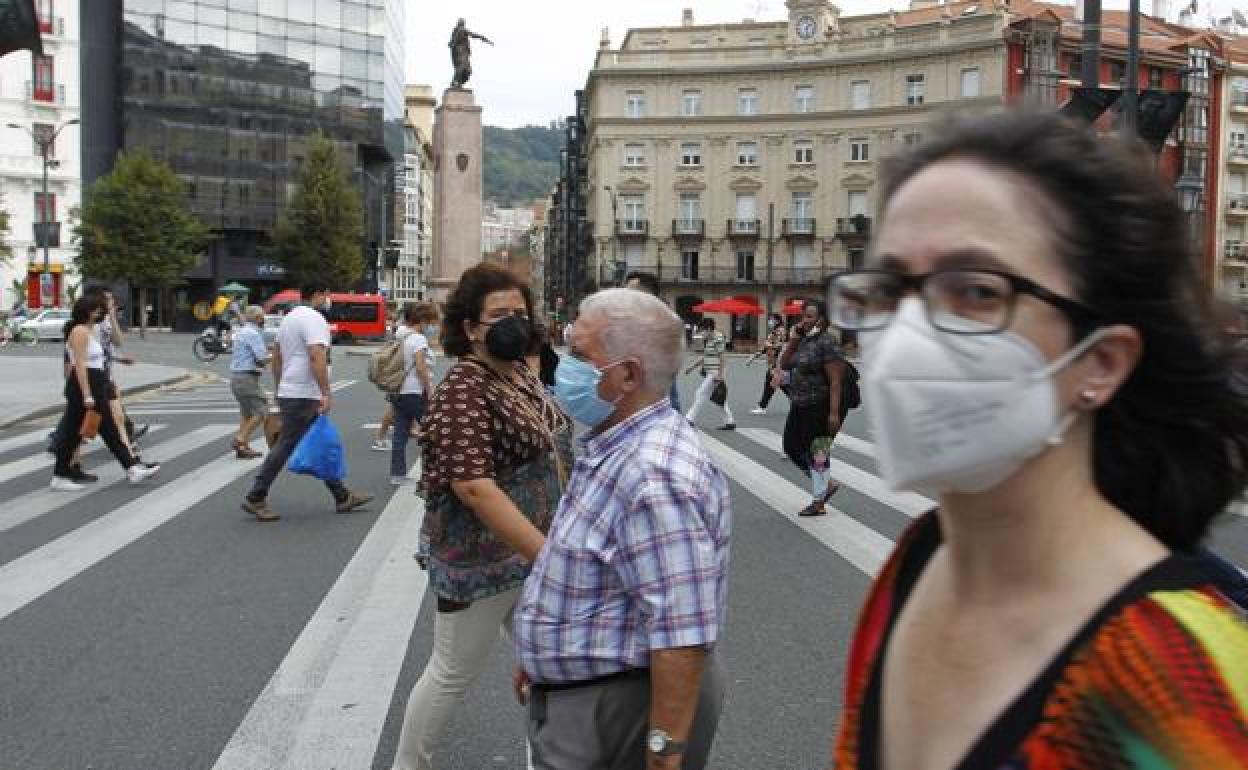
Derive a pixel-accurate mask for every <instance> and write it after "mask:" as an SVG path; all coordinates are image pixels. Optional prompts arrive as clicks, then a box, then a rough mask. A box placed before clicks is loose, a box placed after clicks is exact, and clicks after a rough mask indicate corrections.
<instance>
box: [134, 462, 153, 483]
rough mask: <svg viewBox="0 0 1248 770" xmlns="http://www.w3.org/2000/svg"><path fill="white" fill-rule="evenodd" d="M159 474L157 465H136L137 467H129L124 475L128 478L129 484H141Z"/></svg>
mask: <svg viewBox="0 0 1248 770" xmlns="http://www.w3.org/2000/svg"><path fill="white" fill-rule="evenodd" d="M159 472H160V465H159V464H158V463H138V464H137V465H131V466H130V470H128V471H126V475H127V476H128V477H129V479H130V483H131V484H142V483H143V482H144V481H146V480H147V479H150V478H151V477H152V476H155V475H156V474H157V473H159Z"/></svg>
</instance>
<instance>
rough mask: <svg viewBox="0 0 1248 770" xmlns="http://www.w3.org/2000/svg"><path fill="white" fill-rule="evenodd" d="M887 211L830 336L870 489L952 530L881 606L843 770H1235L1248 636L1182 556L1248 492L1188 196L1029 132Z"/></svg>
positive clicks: (906, 559)
mask: <svg viewBox="0 0 1248 770" xmlns="http://www.w3.org/2000/svg"><path fill="white" fill-rule="evenodd" d="M881 187H882V189H881V191H880V202H881V212H882V213H881V216H880V219H879V222H880V226H879V228H878V230H877V233H876V236H875V240H874V241H873V244H872V255H871V263H872V267H871V268H870V269H867V270H853V271H849V272H846V273H842V274H839V275H837V276H836V277H834V278H833V279H832V281H831V284H830V289H829V293H830V296H831V304H832V311H831V313H832V318H833V320H834V321H835V322H836V323H837V324H840V325H842V326H843V327H845V328H850V329H853V330H855V331H858V332H861V336H860V339H861V342H862V353H863V358H862V361H863V385H864V397H865V399H866V400H867V401H868V402H869V403H870V405H871V408H870V410H869V413H868V414H869V417H870V420H871V424H872V428H873V432H874V437H875V442H876V451H877V455H878V460H879V467H880V472H881V476H882V477H883V479H884V480H885V481H886V482H887V483H888V484H889V485H890V486H892V487H894V488H898V489H918V488H924V489H928V490H932V491H934V492H936V493H937V494H938V495H939V507H938V508H937V509H936V511H934V512H932V513H929V514H927V515H925V516H922V517H920V518H919V519H918V520H917V521H916V522H914V523H913V524H912V526H911V527H910V528H909V529H908V531H907V532H905V533H904V534H903V536H902V537H901V538H900V539H899V541H898V544H897V547H896V549H895V550H894V552H893V554H892V556H891V557H890V558H889V559H888V561H887V563H886V564H885V565H884V567H883V569H882V570H881V571H880V572H879V575H878V577H877V578H876V582H875V586H874V587H873V588H872V590H871V593H870V594H869V599H868V601H867V605H866V607H865V608H864V609H863V612H862V616H861V619H860V621H859V625H858V629H857V632H856V635H855V638H854V642H853V647H852V650H851V652H850V655H849V661H850V664H849V670H848V672H847V675H846V677H845V680H846V695H845V698H844V706H843V715H842V718H841V720H840V737H839V739H838V741H837V744H836V750H835V766H836V767H837V768H841V769H842V770H853V769H854V768H877V767H893V768H896V767H953V766H965V767H994V768H995V767H1015V768H1039V767H1054V768H1056V767H1061V768H1080V769H1081V768H1107V767H1117V768H1152V767H1174V768H1179V767H1183V768H1198V767H1199V768H1214V767H1216V768H1245V767H1248V737H1246V736H1248V674H1246V673H1245V669H1244V666H1243V663H1242V661H1243V655H1244V651H1245V650H1248V625H1246V624H1245V620H1244V616H1243V614H1242V613H1241V612H1239V611H1238V610H1237V609H1236V608H1235V607H1234V606H1233V605H1232V604H1231V602H1230V601H1229V600H1228V599H1227V597H1226V596H1225V595H1224V594H1223V592H1222V591H1220V590H1219V588H1218V587H1217V580H1218V578H1217V575H1216V573H1215V572H1214V571H1212V570H1211V569H1210V568H1209V566H1208V564H1207V563H1206V562H1205V561H1204V560H1202V559H1201V558H1200V557H1198V556H1197V555H1195V554H1194V553H1193V551H1194V549H1195V548H1196V547H1197V546H1198V544H1199V543H1200V542H1201V540H1202V539H1203V538H1204V537H1205V535H1206V534H1207V532H1208V529H1209V525H1210V523H1211V522H1212V520H1213V519H1214V517H1215V516H1217V515H1218V514H1219V513H1221V512H1222V511H1223V510H1224V509H1225V508H1226V506H1227V504H1228V503H1229V502H1231V501H1232V500H1233V499H1234V498H1235V497H1236V496H1237V495H1238V494H1239V493H1240V492H1241V491H1242V490H1243V489H1244V487H1245V484H1246V483H1248V399H1246V398H1245V395H1244V394H1243V393H1242V392H1238V391H1237V390H1236V389H1235V387H1234V386H1233V385H1232V382H1231V371H1230V369H1231V361H1232V356H1233V353H1232V351H1231V350H1230V348H1229V346H1228V345H1226V344H1225V342H1224V340H1223V339H1222V338H1221V337H1220V335H1219V333H1218V331H1217V330H1216V329H1215V328H1214V327H1213V325H1212V324H1211V323H1210V322H1209V314H1208V312H1207V310H1208V309H1207V307H1206V301H1207V300H1206V299H1205V298H1206V297H1208V291H1207V290H1206V289H1204V288H1203V286H1202V283H1201V281H1200V278H1199V276H1198V274H1197V271H1196V265H1197V264H1198V262H1197V260H1196V259H1195V258H1194V257H1192V256H1191V255H1190V247H1191V243H1190V241H1189V239H1188V230H1187V228H1186V226H1185V222H1186V219H1187V217H1186V215H1185V214H1184V212H1182V211H1181V210H1180V209H1179V207H1178V206H1177V205H1176V202H1175V197H1174V191H1173V189H1170V188H1169V187H1168V186H1167V185H1166V184H1164V183H1163V180H1162V179H1161V177H1159V176H1158V175H1157V172H1156V168H1155V166H1154V165H1153V159H1152V158H1151V157H1150V156H1149V154H1148V153H1147V152H1146V151H1144V150H1142V148H1140V147H1137V146H1135V145H1134V143H1133V141H1128V140H1124V139H1117V138H1112V137H1105V136H1101V135H1098V134H1097V133H1094V132H1090V131H1088V129H1087V126H1086V125H1083V124H1077V123H1074V122H1070V121H1068V120H1066V119H1065V118H1063V117H1062V116H1060V115H1059V114H1058V113H1056V112H1030V111H1009V112H1000V113H996V114H993V115H983V114H976V115H974V116H973V117H967V118H963V119H961V120H958V121H956V122H954V123H952V124H951V125H949V126H946V127H945V128H943V129H942V130H940V131H938V132H937V133H936V135H934V136H932V137H925V138H924V142H923V144H922V145H921V146H919V147H917V148H915V149H914V150H912V151H910V152H909V153H907V154H905V155H903V156H899V158H898V159H897V160H896V161H895V162H894V163H893V164H892V165H891V166H890V167H889V168H888V169H887V170H886V174H885V175H884V180H883V183H882V185H881ZM951 694H952V696H953V697H954V699H955V700H954V701H953V702H956V708H954V709H950V707H949V704H950V703H951V701H950V696H951Z"/></svg>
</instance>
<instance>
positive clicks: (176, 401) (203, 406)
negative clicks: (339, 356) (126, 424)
mask: <svg viewBox="0 0 1248 770" xmlns="http://www.w3.org/2000/svg"><path fill="white" fill-rule="evenodd" d="M357 382H358V380H338V381H336V382H332V383H330V386H329V389H330V391H331V392H333V393H337V392H339V391H341V390H345V389H346V388H349V387H351V386H352V385H354V384H356V383H357ZM185 393H186V395H173V393H172V392H169V391H166V393H165V394H164V397H162V398H157V399H150V400H139V401H135V402H134V403H133V404H132V405H129V406H127V407H126V413H127V414H129V415H131V416H134V417H152V416H157V415H175V414H238V402H237V401H236V400H234V397H233V395H231V394H230V391H229V387H228V386H226V387H225V390H224V391H221V395H209V394H202V390H201V389H200V388H196V389H194V390H188V391H186V392H185Z"/></svg>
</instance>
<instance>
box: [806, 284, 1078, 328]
mask: <svg viewBox="0 0 1248 770" xmlns="http://www.w3.org/2000/svg"><path fill="white" fill-rule="evenodd" d="M911 292H915V293H917V294H918V295H919V297H921V298H922V300H923V307H924V309H925V311H926V313H927V319H928V321H930V322H931V324H932V326H934V327H936V328H937V329H940V330H941V331H943V332H948V333H950V334H996V333H998V332H1001V331H1004V330H1005V329H1006V328H1007V327H1009V325H1010V322H1011V321H1013V320H1014V308H1015V306H1016V305H1017V304H1018V297H1019V295H1020V294H1027V295H1029V296H1032V297H1035V298H1036V299H1039V300H1041V301H1043V302H1046V303H1048V304H1050V305H1052V306H1053V307H1055V308H1057V309H1058V310H1060V311H1061V312H1062V313H1063V314H1065V315H1066V317H1067V318H1068V319H1070V322H1071V324H1072V325H1074V326H1075V327H1076V329H1081V330H1088V329H1090V328H1092V327H1094V326H1096V325H1098V323H1099V322H1100V316H1099V314H1098V313H1097V312H1096V311H1094V310H1093V309H1092V308H1090V307H1088V306H1087V305H1084V304H1083V303H1081V302H1078V301H1077V300H1073V299H1070V298H1069V297H1063V296H1062V295H1060V294H1057V293H1055V292H1053V291H1050V290H1049V289H1046V288H1044V287H1043V286H1041V285H1040V284H1038V283H1036V282H1034V281H1031V280H1029V279H1027V278H1024V277H1022V276H1021V275H1015V274H1013V273H1007V272H1004V271H1002V270H990V269H986V268H985V269H980V268H976V269H967V268H955V269H948V270H934V271H932V272H930V273H924V274H923V275H909V274H907V273H901V272H898V271H896V270H882V269H863V270H850V271H847V272H844V273H839V274H837V275H835V276H833V277H832V278H831V280H830V281H829V282H828V316H829V319H830V320H831V322H832V323H833V324H835V325H837V326H838V327H840V328H842V329H846V330H849V331H873V330H876V329H883V328H884V327H886V326H888V324H890V323H891V322H892V320H893V318H894V317H896V315H897V309H898V308H899V307H900V305H901V300H902V298H904V297H905V296H906V295H907V294H909V293H911Z"/></svg>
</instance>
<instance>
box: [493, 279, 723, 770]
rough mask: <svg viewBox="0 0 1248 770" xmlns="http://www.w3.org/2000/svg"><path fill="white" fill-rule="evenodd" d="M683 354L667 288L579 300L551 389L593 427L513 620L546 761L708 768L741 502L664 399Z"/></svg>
mask: <svg viewBox="0 0 1248 770" xmlns="http://www.w3.org/2000/svg"><path fill="white" fill-rule="evenodd" d="M683 362H684V344H683V333H682V329H681V322H680V318H679V317H677V316H676V314H675V313H673V312H672V311H671V310H670V309H668V307H667V306H666V305H664V304H663V303H662V302H660V301H659V300H658V299H657V298H655V297H652V296H649V295H647V294H644V293H642V292H637V291H632V290H629V289H607V290H605V291H601V292H598V293H596V294H593V295H591V296H590V297H589V298H587V299H586V300H585V301H584V302H583V303H581V313H580V316H579V319H578V321H577V324H576V331H575V332H574V334H573V338H572V348H571V350H570V352H569V354H568V355H567V356H564V358H563V360H562V361H561V362H560V364H559V370H558V372H557V373H556V385H555V392H556V395H557V396H558V397H559V399H560V401H561V402H562V403H563V404H564V405H565V407H566V408H567V410H568V411H569V412H570V413H571V414H572V416H573V417H574V418H575V419H576V420H577V421H578V422H580V423H582V424H584V425H585V426H586V428H588V431H589V433H588V435H587V436H586V437H585V439H583V441H582V445H581V453H580V456H579V458H578V460H577V463H576V466H575V469H574V470H573V473H572V478H571V480H570V481H569V483H568V488H567V491H566V493H565V495H564V497H563V500H562V502H561V503H560V506H559V512H558V513H557V514H556V516H555V523H554V525H553V527H552V530H551V531H552V533H557V534H552V536H551V539H550V541H549V542H548V543H547V545H546V547H545V548H544V549H542V552H541V555H540V556H539V557H538V560H537V563H536V564H535V565H534V567H533V573H532V574H531V575H530V576H529V578H528V580H527V581H526V582H525V585H524V593H523V594H522V596H521V599H520V602H519V604H518V605H517V606H516V612H515V621H514V625H513V629H514V650H515V655H516V660H517V663H518V669H517V672H516V674H515V686H516V691H517V697H518V698H519V699H520V700H521V702H522V703H523V702H525V701H526V699H527V704H528V737H529V743H530V745H531V747H532V759H533V766H534V767H535V768H538V770H580V769H581V768H591V767H592V768H643V767H645V768H686V770H699V769H700V768H703V767H705V766H706V763H707V757H708V756H709V755H710V750H711V742H712V740H713V738H714V735H715V729H716V726H717V724H718V720H719V713H720V708H721V706H722V702H723V678H722V674H721V671H720V665H719V662H718V661H717V659H716V655H715V652H714V650H715V645H716V643H717V642H718V641H719V639H720V633H721V631H722V625H723V618H724V610H725V607H726V600H727V589H728V549H729V539H730V536H731V530H732V510H731V504H730V500H729V495H728V484H727V481H726V480H725V478H724V476H723V474H722V473H720V471H719V470H718V469H717V467H716V465H715V463H714V461H713V460H712V458H711V456H710V455H709V454H708V453H707V452H706V450H705V449H704V448H703V447H702V443H701V441H700V440H699V438H698V434H697V430H696V429H695V428H694V427H693V426H692V425H691V424H690V423H689V422H688V421H687V420H686V419H684V418H683V417H682V416H681V414H680V412H677V411H675V410H674V409H672V406H671V403H670V401H669V399H668V392H669V391H670V389H671V385H672V380H673V379H674V378H675V376H676V373H677V372H678V371H679V370H680V367H681V365H682V364H683Z"/></svg>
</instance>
